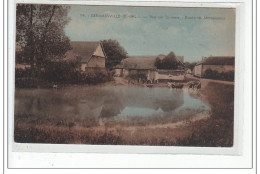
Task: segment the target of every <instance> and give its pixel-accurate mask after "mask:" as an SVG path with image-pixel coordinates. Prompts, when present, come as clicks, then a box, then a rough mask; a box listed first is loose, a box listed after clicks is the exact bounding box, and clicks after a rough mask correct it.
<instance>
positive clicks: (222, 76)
mask: <svg viewBox="0 0 260 174" xmlns="http://www.w3.org/2000/svg"><path fill="white" fill-rule="evenodd" d="M204 77H205V78H208V79H216V80H226V81H234V71H229V72H220V73H219V72H218V71H216V70H214V71H213V70H212V69H207V70H206V71H205V72H204Z"/></svg>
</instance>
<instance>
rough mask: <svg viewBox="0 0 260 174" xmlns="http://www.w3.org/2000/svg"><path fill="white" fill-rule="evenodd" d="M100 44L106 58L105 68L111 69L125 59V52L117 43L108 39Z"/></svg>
mask: <svg viewBox="0 0 260 174" xmlns="http://www.w3.org/2000/svg"><path fill="white" fill-rule="evenodd" d="M101 43H102V45H103V48H104V51H105V53H106V56H107V60H106V68H108V69H111V68H112V67H113V66H115V65H117V64H119V63H120V62H121V60H123V59H125V58H126V57H127V52H126V51H125V49H124V48H123V47H122V46H121V45H120V44H119V42H118V41H116V40H111V39H109V40H103V41H102V42H101Z"/></svg>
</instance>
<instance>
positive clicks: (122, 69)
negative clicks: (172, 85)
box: [114, 55, 185, 81]
mask: <svg viewBox="0 0 260 174" xmlns="http://www.w3.org/2000/svg"><path fill="white" fill-rule="evenodd" d="M164 57H165V55H159V56H132V57H129V58H126V59H124V60H122V61H121V63H120V64H119V65H117V66H115V67H114V70H115V76H120V77H128V76H137V77H140V78H142V79H144V80H149V81H165V80H166V81H171V80H172V81H175V80H176V81H179V80H184V74H185V72H184V70H183V69H181V70H180V69H179V70H162V69H160V70H159V69H157V68H156V66H155V61H156V58H160V59H163V58H164ZM177 61H178V62H179V63H180V64H182V65H183V63H182V61H183V56H177Z"/></svg>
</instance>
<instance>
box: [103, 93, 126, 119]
mask: <svg viewBox="0 0 260 174" xmlns="http://www.w3.org/2000/svg"><path fill="white" fill-rule="evenodd" d="M123 109H124V106H123V104H122V103H121V101H120V99H119V97H118V96H116V95H114V94H113V95H109V96H107V97H106V98H105V100H104V103H103V106H102V110H101V113H100V117H101V118H110V117H114V116H116V115H118V114H120V113H121V111H122V110H123Z"/></svg>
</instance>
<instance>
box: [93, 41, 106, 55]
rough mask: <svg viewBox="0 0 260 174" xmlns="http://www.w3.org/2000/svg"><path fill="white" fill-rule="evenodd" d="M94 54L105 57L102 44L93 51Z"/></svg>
mask: <svg viewBox="0 0 260 174" xmlns="http://www.w3.org/2000/svg"><path fill="white" fill-rule="evenodd" d="M93 55H94V56H98V57H105V54H104V52H103V49H102V47H101V45H100V44H99V45H98V47H97V49H96V50H95V52H94V53H93Z"/></svg>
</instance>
